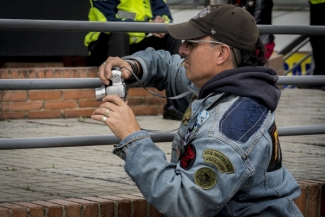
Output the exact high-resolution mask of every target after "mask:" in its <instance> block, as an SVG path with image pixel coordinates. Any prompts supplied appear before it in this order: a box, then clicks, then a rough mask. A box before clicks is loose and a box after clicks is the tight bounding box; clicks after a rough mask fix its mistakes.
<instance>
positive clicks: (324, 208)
mask: <svg viewBox="0 0 325 217" xmlns="http://www.w3.org/2000/svg"><path fill="white" fill-rule="evenodd" d="M319 212H320V215H321V216H325V185H324V184H322V186H321V196H320V210H319Z"/></svg>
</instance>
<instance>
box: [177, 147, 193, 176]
mask: <svg viewBox="0 0 325 217" xmlns="http://www.w3.org/2000/svg"><path fill="white" fill-rule="evenodd" d="M195 158H196V149H195V147H194V145H192V144H188V145H186V146H184V154H183V156H181V160H180V165H181V167H182V168H183V169H185V170H188V169H189V168H190V167H191V166H192V165H193V164H194V161H195Z"/></svg>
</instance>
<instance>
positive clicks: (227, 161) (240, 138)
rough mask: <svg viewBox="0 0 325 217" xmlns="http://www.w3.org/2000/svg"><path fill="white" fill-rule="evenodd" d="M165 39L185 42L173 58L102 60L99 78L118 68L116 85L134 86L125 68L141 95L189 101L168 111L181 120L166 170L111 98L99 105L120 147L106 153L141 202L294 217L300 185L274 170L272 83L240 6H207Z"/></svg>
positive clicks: (277, 162)
mask: <svg viewBox="0 0 325 217" xmlns="http://www.w3.org/2000/svg"><path fill="white" fill-rule="evenodd" d="M167 30H168V32H169V33H170V34H171V35H172V36H173V37H174V38H177V39H181V40H184V42H183V43H182V44H181V46H180V48H179V54H180V55H181V56H179V55H170V53H168V52H166V51H164V50H159V51H155V50H154V49H152V48H148V49H146V50H145V51H140V52H137V53H135V54H133V55H131V56H127V57H123V58H113V57H110V58H108V59H107V60H106V61H105V62H104V64H102V65H101V66H100V68H99V78H100V79H101V81H102V82H103V83H105V84H108V83H109V80H108V79H110V78H111V69H112V67H113V66H119V67H122V77H123V78H124V79H127V80H129V79H132V76H133V75H132V74H131V73H130V71H129V70H128V69H131V68H132V69H135V70H134V73H135V74H136V75H137V76H138V77H140V78H141V82H142V83H143V84H144V85H146V86H154V87H156V88H158V89H160V90H162V89H167V90H169V91H170V92H171V93H172V94H173V96H176V95H179V94H181V93H184V92H186V91H189V92H190V95H187V96H186V97H184V98H181V99H177V100H176V103H175V106H176V107H177V108H178V109H179V110H181V111H185V113H184V117H183V119H182V122H181V124H180V128H179V130H178V132H177V133H176V135H175V138H174V140H173V143H172V152H171V162H167V160H166V157H165V153H164V152H163V151H162V150H161V149H159V148H158V147H157V146H156V145H155V144H154V143H153V141H152V140H151V138H150V135H149V133H148V132H147V131H145V130H141V128H140V126H139V124H138V122H137V121H136V118H135V116H134V114H133V112H132V110H131V109H130V107H129V106H128V105H127V103H125V102H124V101H123V100H122V99H121V98H119V97H118V96H117V95H108V96H106V97H105V98H104V99H103V103H102V104H101V106H100V107H99V108H97V109H96V110H95V111H94V113H93V115H92V118H93V119H94V120H97V121H101V122H104V123H105V124H106V125H107V126H108V127H109V128H110V129H111V130H112V132H113V133H114V134H115V135H116V136H117V137H118V138H120V139H121V142H120V143H119V144H118V145H115V147H114V151H113V153H114V154H116V155H117V156H119V157H121V158H122V159H124V160H125V165H124V169H125V171H126V172H127V174H128V175H129V176H130V177H131V178H132V180H133V181H134V182H135V183H136V185H137V186H138V188H139V190H140V191H141V193H142V194H143V196H144V197H145V199H146V200H147V201H148V203H150V204H152V205H153V206H154V207H155V208H156V209H157V210H158V211H159V212H161V213H162V214H164V215H166V216H172V217H182V216H185V217H189V216H193V217H198V216H211V217H212V216H223V217H224V216H228V217H230V216H231V217H235V216H240V217H245V216H247V217H248V216H249V217H252V216H263V217H264V216H268V217H270V216H274V217H279V216H281V217H287V216H295V217H302V214H301V212H300V211H299V209H298V207H297V206H296V204H295V203H294V200H295V199H296V198H297V197H298V196H299V194H300V188H299V185H298V184H297V182H296V181H295V179H294V178H293V176H292V175H291V174H290V172H289V171H288V170H287V169H286V168H285V167H284V166H283V165H282V155H281V146H280V141H279V138H278V130H277V126H276V124H275V109H276V107H277V105H278V102H279V98H280V93H281V91H280V89H279V88H278V87H277V86H276V82H277V80H278V77H277V75H276V72H275V71H274V70H273V69H272V68H269V67H265V66H264V64H265V63H266V59H265V56H264V51H263V48H264V46H263V44H262V42H261V40H260V39H259V35H258V29H257V26H256V22H255V20H254V18H253V17H252V16H251V14H250V13H249V12H247V11H246V10H244V9H243V8H241V7H238V6H234V5H231V4H220V5H209V6H207V7H206V8H205V9H204V10H202V11H201V12H200V13H199V14H197V15H196V16H195V17H193V18H192V19H190V20H189V21H188V22H184V23H180V24H174V25H167ZM132 66H133V67H132Z"/></svg>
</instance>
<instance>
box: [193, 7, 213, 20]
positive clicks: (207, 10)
mask: <svg viewBox="0 0 325 217" xmlns="http://www.w3.org/2000/svg"><path fill="white" fill-rule="evenodd" d="M210 11H211V7H210V6H207V7H206V8H204V9H203V10H202V11H200V12H199V13H198V14H197V15H196V16H195V17H193V19H197V18H199V17H204V16H205V15H207V14H209V13H210Z"/></svg>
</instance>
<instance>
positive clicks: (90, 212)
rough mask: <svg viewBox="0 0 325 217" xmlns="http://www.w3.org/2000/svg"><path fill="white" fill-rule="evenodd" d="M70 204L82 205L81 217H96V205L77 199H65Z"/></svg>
mask: <svg viewBox="0 0 325 217" xmlns="http://www.w3.org/2000/svg"><path fill="white" fill-rule="evenodd" d="M66 200H68V201H71V202H75V203H79V204H80V205H82V212H83V214H82V216H83V217H92V216H98V204H97V203H95V202H92V201H88V200H84V199H78V198H68V199H66Z"/></svg>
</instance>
